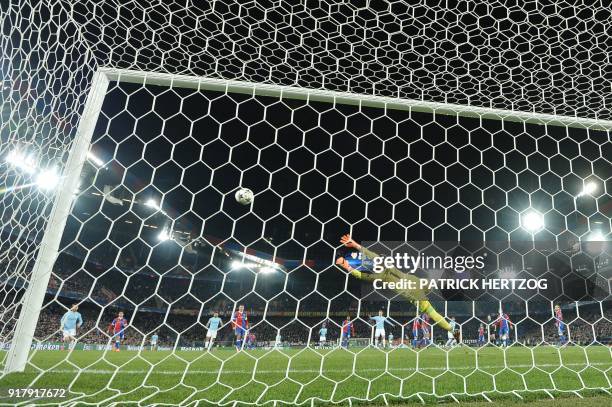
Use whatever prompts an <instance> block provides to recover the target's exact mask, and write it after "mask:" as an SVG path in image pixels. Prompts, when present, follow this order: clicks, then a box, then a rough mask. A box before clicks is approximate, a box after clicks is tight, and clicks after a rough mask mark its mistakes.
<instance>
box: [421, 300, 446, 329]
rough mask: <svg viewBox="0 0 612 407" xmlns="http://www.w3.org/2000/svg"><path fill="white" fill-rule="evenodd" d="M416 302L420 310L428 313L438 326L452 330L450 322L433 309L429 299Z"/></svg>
mask: <svg viewBox="0 0 612 407" xmlns="http://www.w3.org/2000/svg"><path fill="white" fill-rule="evenodd" d="M418 304H419V311H420V312H424V313H426V314H427V315H429V318H431V319H432V320H433V321H434V323H436V324H438V326H439V327H440V328H442V329H444V330H446V331H449V332H452V328H451V326H450V324H449V323H448V322H447V321H446V319H444V317H443V316H442V315H440V314H438V311H436V310H435V309H434V307H433V305H431V304H430V302H429V301H419V302H418Z"/></svg>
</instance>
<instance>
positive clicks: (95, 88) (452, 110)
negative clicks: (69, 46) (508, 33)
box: [4, 67, 612, 373]
mask: <svg viewBox="0 0 612 407" xmlns="http://www.w3.org/2000/svg"><path fill="white" fill-rule="evenodd" d="M115 81H116V82H127V83H134V84H142V85H143V86H145V85H158V86H167V87H171V88H189V89H196V90H202V91H204V90H209V91H219V92H224V93H227V94H231V93H241V94H247V95H252V96H269V97H277V98H279V99H280V100H283V99H298V100H306V101H314V102H326V103H330V104H333V105H337V104H339V105H353V106H360V107H361V106H363V107H375V108H379V109H385V110H404V111H415V112H428V113H434V114H441V115H452V116H465V117H474V118H480V119H493V120H504V121H513V122H524V123H533V124H539V125H551V126H565V127H575V128H576V127H577V128H586V129H594V130H607V131H609V130H612V120H600V119H590V118H580V117H572V116H560V115H551V114H543V113H536V112H521V111H515V110H503V109H494V108H486V107H477V106H469V105H457V104H450V103H438V102H426V101H421V100H414V99H402V98H399V97H397V98H395V97H384V96H377V95H364V94H357V93H350V92H338V91H327V90H321V89H309V88H300V87H294V86H281V85H273V84H267V83H254V82H246V81H237V80H226V79H218V78H207V77H197V76H189V75H175V74H169V73H158V72H145V71H136V70H129V69H117V68H108V67H104V68H99V69H98V70H97V71H96V72H95V73H94V75H93V77H92V81H91V85H90V89H89V93H88V96H87V100H86V102H85V107H84V110H83V113H82V115H81V118H80V120H79V124H78V128H77V132H76V136H75V139H74V141H73V142H72V145H71V147H70V152H69V155H68V160H67V162H66V165H65V167H64V169H63V170H62V176H61V181H60V183H59V185H58V188H57V190H56V195H55V197H54V201H53V207H52V210H51V214H50V217H49V220H48V222H47V225H46V228H45V232H44V235H43V237H42V241H41V244H40V249H39V251H38V254H37V257H36V260H35V263H34V267H33V269H32V272H31V275H30V279H29V282H28V285H27V288H26V291H25V293H24V296H23V297H22V299H21V311H20V315H19V319H18V321H17V324H16V328H15V332H14V336H13V339H12V341H11V346H10V349H9V351H8V354H7V356H6V359H5V360H6V362H5V367H4V373H12V372H22V371H23V370H24V369H25V367H26V365H27V362H28V360H29V352H30V349H31V346H32V341H33V339H34V331H35V329H36V324H37V322H38V318H39V315H40V311H41V307H42V305H43V302H44V297H45V293H46V290H47V285H48V283H49V279H50V276H51V272H52V270H53V266H54V263H55V261H56V259H57V256H58V250H59V246H60V242H61V239H62V235H63V232H64V228H65V225H66V222H67V219H68V216H69V215H70V212H71V209H72V204H73V196H74V191H75V190H76V188H77V187H78V182H79V178H80V175H81V172H82V169H83V165H84V163H85V161H86V159H87V153H88V151H89V148H90V145H91V139H92V136H93V133H94V130H95V127H96V123H97V121H98V117H99V114H100V112H101V111H102V105H103V102H104V99H105V97H106V94H107V91H108V88H109V85H110V83H111V82H115Z"/></svg>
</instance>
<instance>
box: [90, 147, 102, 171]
mask: <svg viewBox="0 0 612 407" xmlns="http://www.w3.org/2000/svg"><path fill="white" fill-rule="evenodd" d="M87 158H88V159H89V161H91V162H92V163H94V164H95V165H96V166H98V167H102V166H103V165H104V161H102V160H101V159H100V158H98V157H97V156H96V155H95V154H94V153H92V152H91V151H90V152H88V153H87Z"/></svg>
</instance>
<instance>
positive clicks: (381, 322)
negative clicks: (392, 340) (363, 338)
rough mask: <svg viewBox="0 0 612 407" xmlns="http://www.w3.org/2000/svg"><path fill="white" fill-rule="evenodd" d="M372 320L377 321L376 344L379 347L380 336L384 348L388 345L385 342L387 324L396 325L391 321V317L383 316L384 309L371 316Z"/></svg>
mask: <svg viewBox="0 0 612 407" xmlns="http://www.w3.org/2000/svg"><path fill="white" fill-rule="evenodd" d="M370 319H371V320H372V321H375V322H376V329H375V330H374V346H376V347H377V348H378V344H379V338H382V346H383V348H385V347H387V344H386V343H385V324H389V325H391V326H395V325H393V324H392V323H391V321H389V318H387V317H385V316H383V312H382V310H380V311H378V315H376V316H375V317H370Z"/></svg>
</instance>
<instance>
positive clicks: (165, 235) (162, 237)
mask: <svg viewBox="0 0 612 407" xmlns="http://www.w3.org/2000/svg"><path fill="white" fill-rule="evenodd" d="M171 238H172V236H171V235H170V232H168V230H167V229H166V228H164V229H163V230H162V231H161V232H159V235H157V240H159V241H160V242H165V241H166V240H170V239H171Z"/></svg>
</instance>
